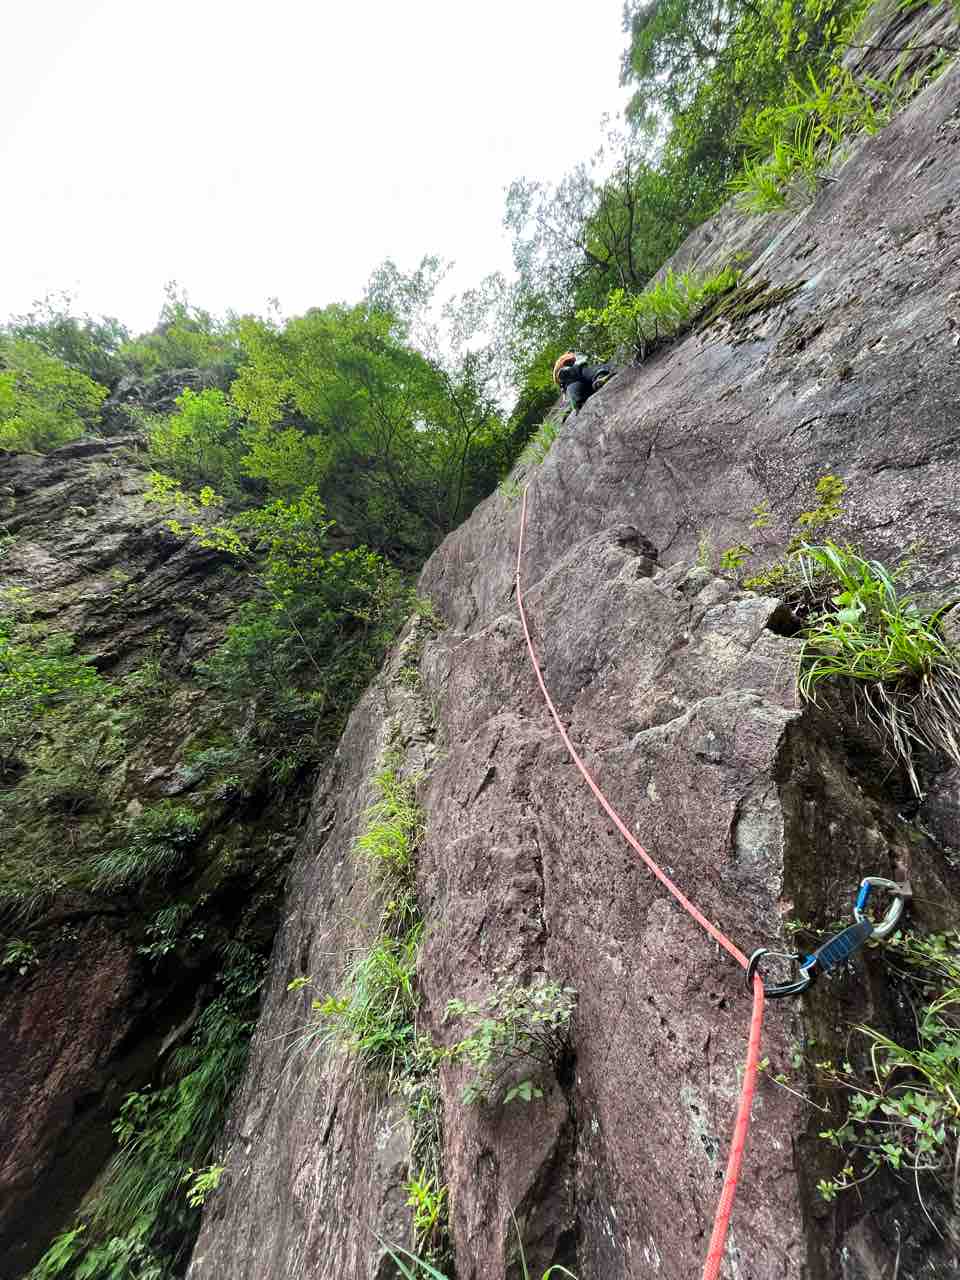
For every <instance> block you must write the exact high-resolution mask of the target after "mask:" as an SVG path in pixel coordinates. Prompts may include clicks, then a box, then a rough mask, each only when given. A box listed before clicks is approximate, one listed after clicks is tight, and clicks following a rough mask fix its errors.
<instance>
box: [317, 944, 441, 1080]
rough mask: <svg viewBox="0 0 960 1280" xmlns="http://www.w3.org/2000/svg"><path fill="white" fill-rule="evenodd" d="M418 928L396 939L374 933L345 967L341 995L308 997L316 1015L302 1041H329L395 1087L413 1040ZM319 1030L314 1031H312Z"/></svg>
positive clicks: (415, 1009)
mask: <svg viewBox="0 0 960 1280" xmlns="http://www.w3.org/2000/svg"><path fill="white" fill-rule="evenodd" d="M421 934H422V928H421V927H420V926H415V927H414V928H412V929H410V930H409V931H408V932H407V933H406V934H404V935H403V936H402V937H400V938H391V937H380V938H378V939H377V940H376V942H375V943H374V945H373V946H372V947H371V948H370V950H369V951H367V952H365V953H364V954H363V955H362V956H361V957H360V958H359V959H358V960H357V961H356V962H355V963H354V964H353V966H352V967H351V968H350V970H349V972H348V974H347V979H346V983H345V990H346V992H347V994H346V995H343V996H327V997H326V999H324V1000H314V1002H313V1010H314V1013H315V1015H316V1017H317V1019H318V1024H317V1027H315V1028H312V1029H311V1030H310V1031H309V1033H308V1035H307V1037H305V1038H304V1039H301V1041H299V1042H298V1044H299V1043H304V1042H305V1041H319V1043H326V1042H328V1041H329V1042H333V1043H335V1044H337V1045H338V1046H339V1047H341V1048H342V1049H345V1050H346V1051H347V1052H348V1053H350V1054H353V1055H354V1056H355V1057H356V1058H357V1061H358V1062H359V1063H360V1065H361V1066H362V1067H364V1068H365V1069H366V1070H367V1071H369V1072H370V1073H372V1074H374V1075H378V1076H382V1077H383V1079H384V1080H385V1081H386V1084H387V1087H388V1088H389V1089H394V1088H396V1087H397V1085H398V1084H399V1081H400V1077H401V1075H402V1073H403V1070H404V1067H405V1065H406V1061H407V1058H408V1056H409V1055H410V1053H411V1051H412V1048H413V1043H414V1038H415V1034H416V1033H415V1028H414V1017H415V1014H416V1011H417V996H416V991H415V988H414V982H415V978H416V971H417V950H418V948H419V946H420V938H421ZM318 1028H319V1029H318Z"/></svg>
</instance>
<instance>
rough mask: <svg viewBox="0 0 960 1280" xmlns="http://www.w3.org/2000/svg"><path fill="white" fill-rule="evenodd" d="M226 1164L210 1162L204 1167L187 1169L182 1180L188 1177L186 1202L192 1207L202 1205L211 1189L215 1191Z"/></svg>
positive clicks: (197, 1207) (200, 1206)
mask: <svg viewBox="0 0 960 1280" xmlns="http://www.w3.org/2000/svg"><path fill="white" fill-rule="evenodd" d="M225 1169H226V1166H225V1165H222V1164H211V1165H209V1166H208V1167H207V1168H206V1169H188V1170H187V1173H186V1177H185V1178H184V1181H187V1180H188V1179H189V1189H188V1191H187V1204H188V1205H190V1207H191V1208H193V1209H200V1208H202V1207H203V1205H204V1203H205V1201H206V1199H207V1196H208V1195H209V1194H210V1192H211V1191H216V1189H217V1187H219V1185H220V1179H221V1178H222V1177H223V1175H224V1172H225Z"/></svg>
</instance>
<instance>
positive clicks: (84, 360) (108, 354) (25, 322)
mask: <svg viewBox="0 0 960 1280" xmlns="http://www.w3.org/2000/svg"><path fill="white" fill-rule="evenodd" d="M72 305H73V299H72V298H71V296H70V295H69V294H68V293H61V294H48V295H47V297H45V298H44V299H43V300H42V301H39V302H35V303H34V304H33V310H32V311H28V312H26V313H25V314H24V315H18V316H11V317H10V320H9V321H8V322H7V325H6V332H7V334H9V335H10V337H12V338H22V339H25V340H26V341H29V342H32V343H34V344H35V345H36V346H38V347H40V348H41V350H43V351H45V352H46V354H47V355H48V356H54V357H55V358H56V359H58V360H62V361H63V363H64V364H67V365H69V366H70V367H71V368H72V369H79V371H80V372H81V373H85V374H86V375H87V377H88V378H92V379H93V381H94V382H99V383H101V385H103V386H105V387H112V386H114V384H115V383H116V382H117V381H118V380H119V378H120V376H121V374H122V373H123V372H124V366H123V362H122V360H121V359H120V356H119V352H120V348H121V346H122V345H123V343H125V342H127V341H128V340H129V338H130V334H129V332H128V330H127V329H126V328H125V326H124V325H122V324H121V323H120V321H119V320H116V319H114V317H113V316H101V317H100V318H99V319H95V318H94V317H93V316H91V315H84V316H75V315H73V314H72V311H71V308H72Z"/></svg>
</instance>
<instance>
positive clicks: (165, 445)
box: [147, 388, 243, 490]
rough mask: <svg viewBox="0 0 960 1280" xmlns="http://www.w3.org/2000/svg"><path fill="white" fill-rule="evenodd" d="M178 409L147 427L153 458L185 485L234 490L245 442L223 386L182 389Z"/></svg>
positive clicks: (178, 397) (178, 399)
mask: <svg viewBox="0 0 960 1280" xmlns="http://www.w3.org/2000/svg"><path fill="white" fill-rule="evenodd" d="M176 405H177V412H176V413H174V414H171V415H170V416H169V417H166V418H157V419H154V420H153V421H152V422H151V423H150V425H149V427H148V430H147V438H148V441H149V447H150V457H151V459H152V460H153V461H154V462H155V463H156V464H157V465H158V466H159V467H162V468H163V469H164V471H165V472H169V473H170V474H172V475H173V476H175V477H176V478H177V479H179V480H182V481H184V482H185V483H187V484H197V485H199V484H211V485H216V486H217V488H218V489H220V490H224V489H235V488H236V486H237V483H238V481H239V478H240V458H241V455H242V452H243V445H242V443H241V440H240V436H239V432H238V417H237V413H236V410H235V409H234V408H233V406H232V404H231V403H230V401H229V400H228V399H227V397H226V395H224V393H223V392H222V391H217V390H215V389H208V390H206V391H200V392H197V391H191V390H190V389H189V388H187V389H186V390H184V391H182V392H181V393H180V395H178V396H177V399H176Z"/></svg>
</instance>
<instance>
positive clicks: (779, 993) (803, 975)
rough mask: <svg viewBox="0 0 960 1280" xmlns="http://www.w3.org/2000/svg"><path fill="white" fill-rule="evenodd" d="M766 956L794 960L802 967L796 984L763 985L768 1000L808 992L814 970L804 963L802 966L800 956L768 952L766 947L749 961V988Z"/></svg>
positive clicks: (765, 983) (760, 949)
mask: <svg viewBox="0 0 960 1280" xmlns="http://www.w3.org/2000/svg"><path fill="white" fill-rule="evenodd" d="M764 956H780V957H781V958H782V959H784V960H793V961H795V962H796V963H797V964H799V965H800V977H799V978H797V979H796V981H794V982H779V983H768V982H764V984H763V994H764V995H765V996H766V997H767V999H768V1000H779V999H781V998H782V997H783V996H798V995H800V994H801V992H803V991H806V989H807V987H809V986H810V984H811V982H813V978H814V968H813V966H812V965H809V966H808V965H807V963H806V962H805V961H804V962H803V963H802V964H801V958H800V956H799V955H795V954H794V953H792V952H786V951H768V950H767V948H766V947H758V948H757V950H756V951H754V953H753V954H752V955H751V957H750V959H749V960H748V961H747V986H748V987H752V986H753V979H754V975H755V974H756V972H757V966H758V965H759V964H760V961H761V960H762V959H763V957H764Z"/></svg>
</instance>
